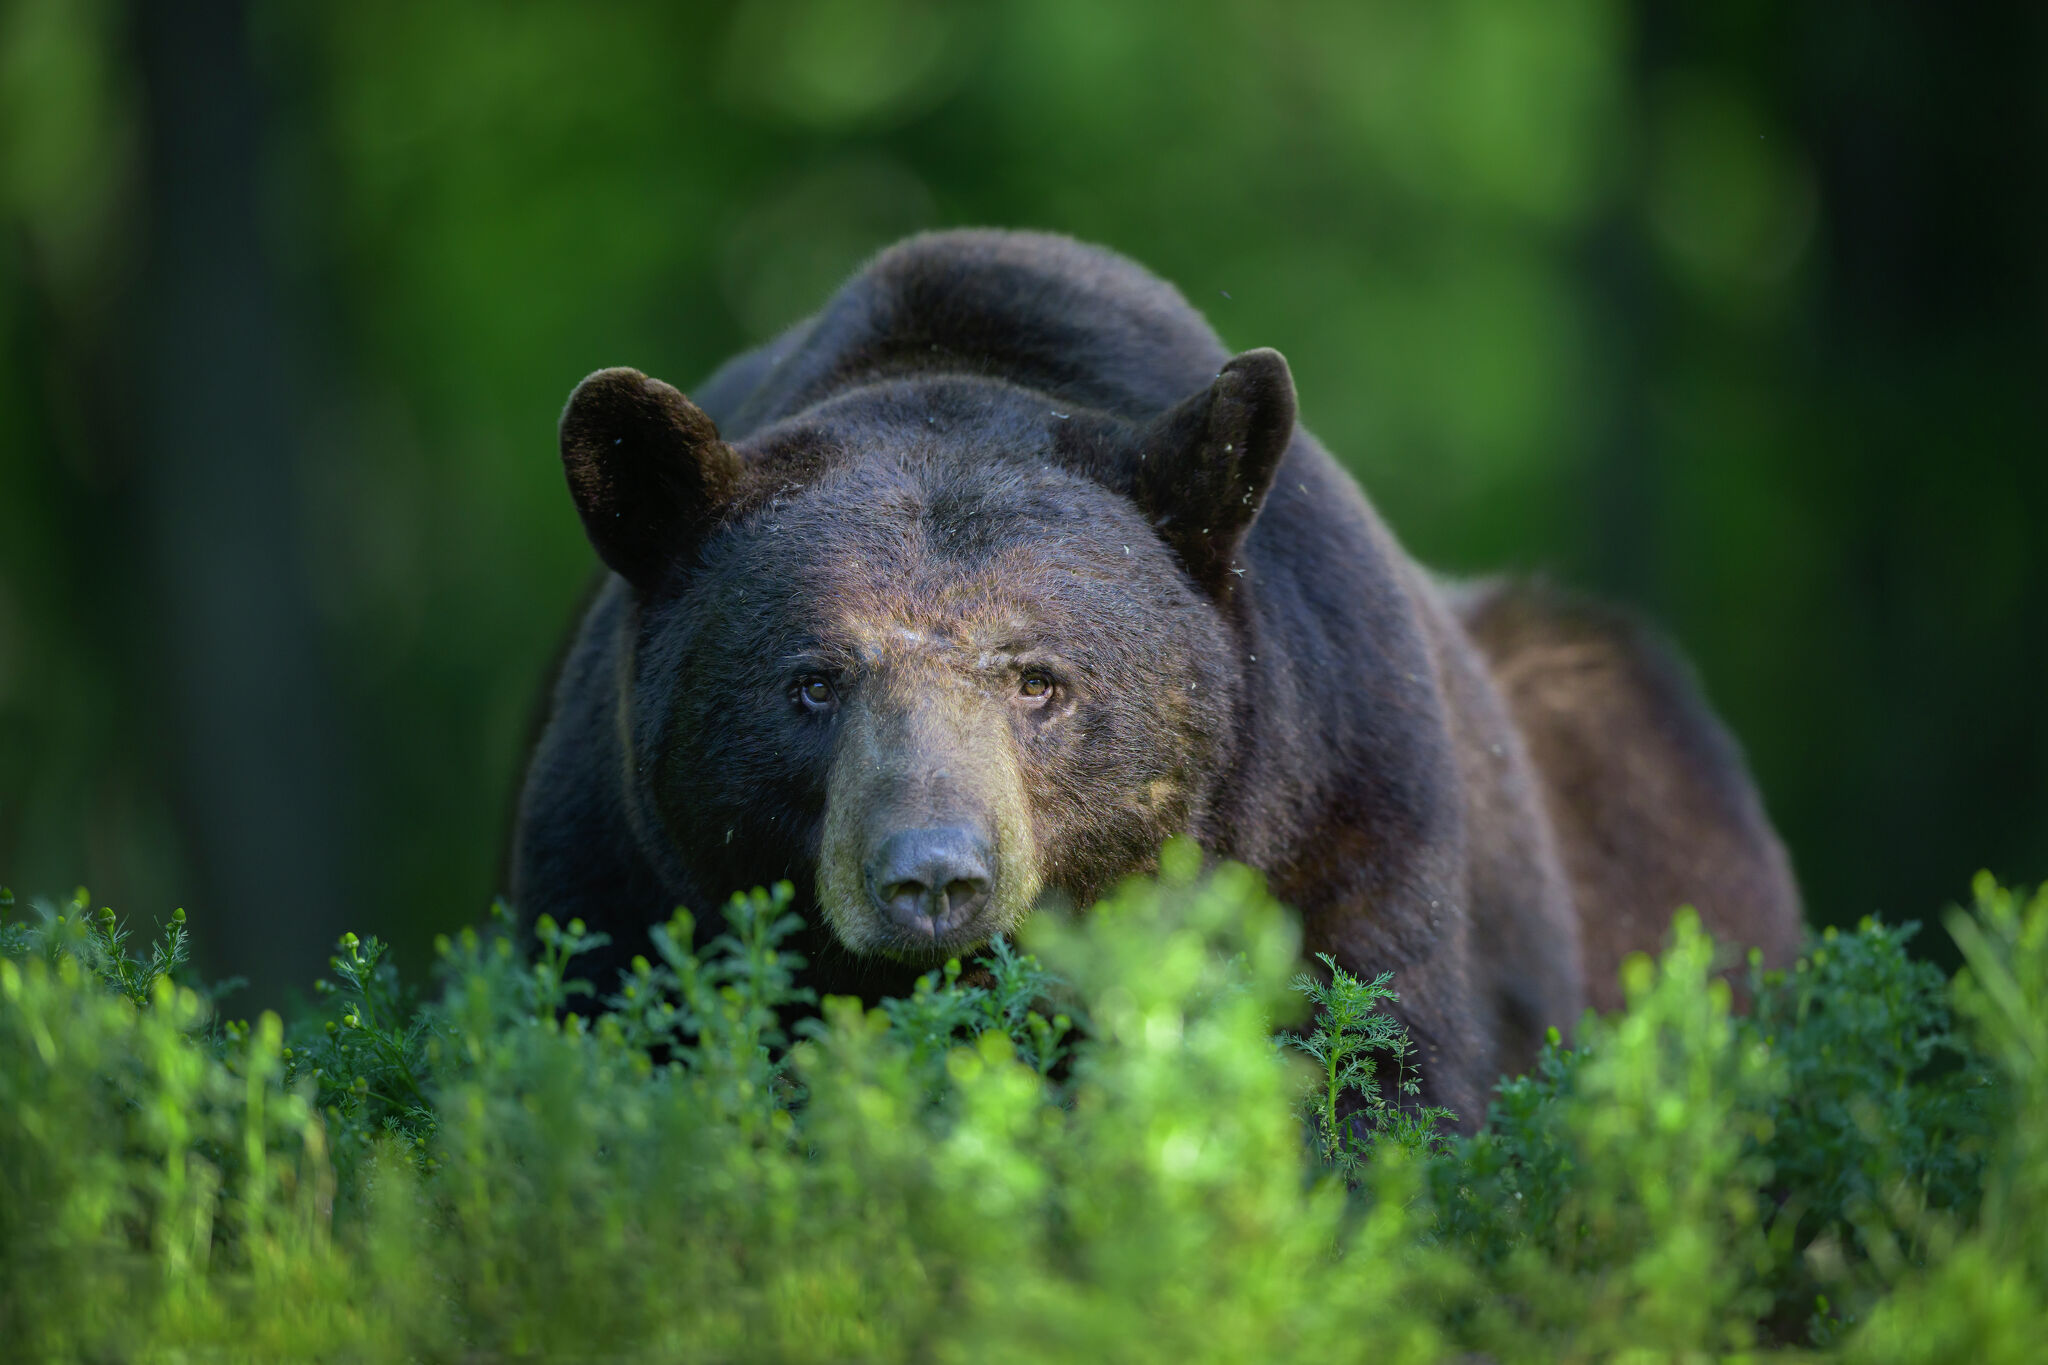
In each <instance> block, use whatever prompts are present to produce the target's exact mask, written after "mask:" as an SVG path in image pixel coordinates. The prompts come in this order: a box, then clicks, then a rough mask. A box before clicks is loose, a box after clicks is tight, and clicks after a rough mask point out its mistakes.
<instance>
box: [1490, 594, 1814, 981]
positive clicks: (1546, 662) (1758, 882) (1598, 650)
mask: <svg viewBox="0 0 2048 1365" xmlns="http://www.w3.org/2000/svg"><path fill="white" fill-rule="evenodd" d="M1457 599H1458V605H1459V615H1460V616H1461V618H1462V619H1463V621H1464V623H1465V627H1466V629H1467V630H1468V631H1470V632H1471V634H1472V637H1473V638H1474V639H1475V640H1476V641H1477V642H1478V643H1479V646H1480V648H1482V649H1483V650H1485V652H1486V655H1487V658H1488V660H1489V661H1490V663H1491V666H1492V670H1493V676H1494V680H1495V682H1496V683H1497V685H1498V686H1499V688H1500V690H1501V693H1502V695H1503V696H1504V697H1505V698H1506V699H1507V704H1508V709H1509V710H1510V711H1511V712H1512V713H1513V715H1514V718H1515V723H1516V724H1517V725H1518V726H1519V727H1520V728H1521V731H1522V735H1523V738H1524V740H1525V741H1526V743H1527V744H1528V747H1529V752H1530V754H1531V755H1532V756H1533V757H1534V759H1535V761H1536V766H1537V770H1538V772H1539V773H1540V774H1541V776H1542V786H1543V798H1544V804H1545V808H1546V809H1547V810H1548V812H1549V815H1550V822H1551V825H1552V827H1553V828H1554V829H1555V830H1556V831H1557V839H1558V845H1559V848H1560V850H1561V851H1562V853H1563V855H1564V865H1565V871H1566V873H1567V874H1568V875H1569V876H1570V878H1571V884H1572V895H1573V897H1574V900H1575V902H1576V904H1577V908H1578V916H1579V925H1580V930H1579V932H1580V942H1581V948H1582V951H1583V953H1584V960H1585V975H1586V990H1587V1002H1588V1003H1589V1004H1590V1005H1592V1006H1593V1007H1594V1008H1595V1009H1600V1010H1609V1009H1614V1008H1616V1007H1618V1006H1619V1005H1620V1004H1621V988H1620V984H1619V981H1620V968H1621V961H1622V959H1623V958H1625V957H1627V956H1628V955H1629V954H1630V953H1633V952H1640V951H1642V950H1643V949H1645V948H1648V947H1650V946H1652V945H1654V944H1656V943H1657V942H1658V941H1659V938H1660V936H1661V935H1662V934H1663V933H1664V931H1665V929H1666V927H1667V926H1668V925H1669V923H1670V918H1671V914H1672V912H1673V911H1674V910H1676V909H1677V908H1678V907H1680V906H1681V905H1690V906H1692V907H1693V908H1694V909H1696V910H1697V911H1698V912H1699V915H1700V921H1701V923H1702V924H1704V925H1705V926H1706V928H1707V929H1708V930H1709V931H1710V932H1711V933H1712V934H1713V935H1714V937H1715V938H1716V939H1718V940H1719V941H1721V942H1722V943H1724V944H1729V945H1735V946H1749V947H1756V948H1761V949H1762V950H1763V953H1764V959H1765V961H1766V962H1768V963H1770V964H1771V965H1773V966H1783V965H1784V964H1786V963H1787V962H1789V961H1790V960H1791V959H1792V957H1793V956H1794V955H1795V954H1796V953H1797V951H1798V947H1799V902H1798V897H1797V894H1796V893H1795V891H1794V890H1793V882H1792V870H1791V864H1790V862H1789V860H1788V859H1787V858H1786V856H1785V850H1784V846H1783V845H1782V844H1780V843H1779V841H1778V837H1777V834H1776V833H1775V832H1774V831H1773V830H1772V829H1771V823H1770V820H1769V819H1768V818H1767V817H1766V816H1765V814H1764V809H1763V803H1762V802H1761V801H1760V800H1758V798H1757V792H1756V787H1755V785H1754V784H1753V783H1751V782H1750V781H1749V779H1748V776H1747V774H1746V773H1745V771H1744V767H1743V762H1742V755H1741V752H1740V751H1739V750H1738V749H1737V747H1736V745H1735V741H1734V740H1733V738H1731V737H1730V736H1729V734H1728V732H1727V731H1726V730H1725V729H1724V728H1722V726H1721V724H1720V722H1719V721H1717V720H1716V719H1715V718H1714V714H1713V712H1712V711H1710V710H1709V709H1708V708H1707V705H1706V703H1705V701H1704V700H1703V699H1702V698H1701V696H1700V692H1699V689H1698V687H1697V685H1696V684H1695V683H1694V682H1693V680H1692V678H1691V676H1690V674H1689V672H1688V670H1687V669H1686V668H1685V666H1684V664H1683V663H1682V662H1681V661H1680V660H1679V659H1678V657H1677V656H1676V655H1675V654H1673V653H1672V651H1671V650H1670V649H1669V648H1668V647H1666V646H1665V645H1664V643H1663V642H1662V641H1660V640H1658V639H1657V638H1656V637H1655V636H1654V635H1653V634H1652V633H1651V632H1650V631H1649V630H1648V629H1646V628H1645V627H1644V626H1643V625H1642V624H1641V623H1639V622H1637V621H1634V620H1632V619H1631V618H1629V617H1628V616H1626V615H1624V614H1623V613H1621V612H1619V611H1616V610H1614V609H1613V608H1609V607H1603V606H1600V605H1597V604H1594V603H1591V602H1586V601H1582V600H1579V599H1575V598H1572V597H1570V596H1567V595H1565V594H1563V593H1560V592H1557V591H1555V590H1553V589H1549V588H1545V587H1543V586H1542V585H1540V584H1533V583H1510V582H1493V583H1485V584H1480V585H1476V586H1474V587H1471V588H1467V589H1464V590H1462V591H1460V592H1459V593H1458V594H1457Z"/></svg>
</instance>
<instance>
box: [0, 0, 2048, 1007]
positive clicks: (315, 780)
mask: <svg viewBox="0 0 2048 1365" xmlns="http://www.w3.org/2000/svg"><path fill="white" fill-rule="evenodd" d="M2044 75H2048V8H2044V7H2041V6H2038V5H2027V4H2018V3H2014V4H2008V5H2003V6H1978V7H1971V9H1970V10H1969V12H1968V13H1964V12H1963V11H1960V10H1955V9H1949V8H1943V7H1934V6H1923V5H1915V4H1911V3H1907V0H1886V2H1885V3H1875V4H1861V3H1857V4H1852V3H1845V2H1844V3H1838V2H1835V0H1819V2H1817V3H1811V4H1803V5H1794V6H1785V5H1770V4H1764V3H1760V2H1758V0H1738V2H1735V3H1720V4H1715V5H1711V6H1706V5H1682V4H1678V3H1673V2H1669V0H1634V2H1633V3H1623V2H1622V0H1552V2H1551V3H1546V4H1542V5H1532V4H1529V3H1527V2H1526V0H1439V2H1438V3H1432V4H1429V5H1414V4H1403V3H1398V0H1352V2H1348V3H1338V2H1337V0H1326V2H1321V3H1288V4H1281V5H1271V4H1252V3H1244V2H1242V0H1189V3H1184V4H1180V5H1174V6H1143V5H1104V4H1096V3H1084V2H1083V0H1030V2H1029V3H1026V2H1025V0H981V2H980V3H960V4H949V3H943V2H942V0H743V2H742V3H737V4H728V3H719V4H710V3H701V4H698V3H693V4H673V3H655V2H653V0H618V2H616V3H607V4H601V5H587V4H586V5H571V4H566V3H540V2H539V0H532V2H529V3H518V4H504V3H484V2H483V0H436V2H435V3H432V4H418V3H397V2H396V0H356V2H355V3H352V4H348V5H327V6H314V5H303V4H286V3H281V2H272V0H132V2H131V3H127V4H121V3H114V2H113V0H0V881H6V882H8V883H10V884H11V885H13V886H15V887H16V888H17V889H18V890H20V891H22V892H24V893H30V894H52V895H62V894H68V892H69V890H70V888H71V887H72V886H73V885H74V884H75V883H78V882H84V883H86V884H87V885H89V886H90V887H91V888H92V891H93V896H94V903H95V904H113V905H118V906H121V907H122V908H123V909H124V911H126V912H128V913H130V914H134V915H138V916H141V917H143V918H144V919H147V918H151V917H154V916H158V915H162V914H166V913H168V911H169V909H170V908H171V907H172V906H173V905H184V906H188V907H190V910H191V913H192V915H193V916H194V918H195V921H196V922H197V923H198V924H200V925H201V926H203V928H204V932H202V933H201V934H199V936H198V941H199V943H200V945H201V947H202V949H203V950H205V951H207V952H208V953H210V954H211V956H210V958H209V959H208V960H207V961H206V962H205V963H204V964H203V968H204V970H205V971H206V973H208V974H210V975H221V974H226V973H241V974H246V975H248V976H249V977H251V978H252V981H253V983H254V985H253V987H252V992H251V998H245V999H243V1000H241V1001H240V1002H239V1003H238V1004H237V1005H236V1008H237V1009H238V1010H243V1009H253V1008H255V1006H256V1005H258V1004H263V1003H271V1002H273V1001H275V1000H277V999H279V998H281V996H282V993H283V991H284V990H285V988H286V985H287V983H293V982H305V981H307V980H309V979H310V978H311V977H312V976H313V975H315V974H316V973H317V972H318V971H319V968H320V964H321V963H322V962H323V961H324V958H325V949H326V948H327V946H328V944H329V943H331V941H332V939H333V937H334V935H336V934H337V933H339V932H340V931H341V930H342V929H343V928H350V929H354V930H356V931H358V932H363V933H368V932H371V931H374V932H376V933H378V934H381V935H383V936H385V937H387V938H389V939H391V940H394V941H395V942H396V943H397V945H398V947H399V951H400V954H401V957H402V958H404V959H405V960H407V961H409V962H410V963H412V964H415V965H417V964H418V963H420V962H422V961H423V960H424V958H425V955H426V944H427V943H428V942H429V940H430V939H431V937H432V935H433V934H434V933H436V932H440V931H444V930H447V929H449V928H451V927H452V926H454V925H457V924H460V923H463V922H466V921H469V920H472V919H474V918H475V917H476V916H477V915H478V914H479V913H480V912H481V910H482V909H483V907H484V906H485V905H486V904H487V903H488V901H489V900H490V898H491V897H492V895H493V894H495V893H496V892H498V891H499V890H501V889H502V876H501V857H502V852H503V850H502V839H503V832H504V828H505V824H506V819H507V816H508V814H509V811H510V807H511V802H512V800H513V796H514V791H515V785H516V781H517V777H518V773H519V769H520V765H521V762H522V760H523V756H524V748H525V744H526V741H527V737H528V735H529V733H530V730H531V727H532V725H533V723H534V718H535V715H536V712H537V708H538V706H539V704H540V701H541V697H542V689H543V685H544V678H545V675H546V671H547V668H548V665H549V662H550V660H551V658H552V656H553V655H554V653H555V651H556V650H557V648H558V647H559V644H560V642H561V640H562V638H563V635H564V632H565V631H566V629H567V626H568V624H569V622H570V620H571V618H572V616H573V614H574V612H575V609H576V606H577V604H578V602H579V600H580V599H581V597H582V595H583V594H584V593H585V591H586V590H587V588H588V585H589V582H590V579H591V575H592V572H593V566H594V563H595V561H594V558H593V556H592V555H591V553H590V551H589V549H588V547H587V545H586V544H585V542H584V539H583V537H582V534H581V530H580V527H579V526H578V524H577V521H576V518H575V514H574V511H573V509H572V507H571V505H570V502H569V499H568V497H567V496H566V493H565V490H564V487H563V484H562V479H561V474H560V470H559V465H558V463H557V460H556V456H555V447H554V425H555V419H556V416H557V414H558V411H559V408H560V405H561V402H562V400H563V398H564V397H565V396H566V395H567V393H568V391H569V389H570V387H571V386H572V385H573V384H574V383H575V382H576V380H577V379H579V378H580V377H581V376H582V375H584V374H585V373H587V372H588V371H590V370H592V369H595V368H597V367H599V366H602V365H611V364H631V365H634V366H637V367H639V368H641V369H644V370H647V371H648V372H650V373H654V374H659V375H662V376H664V377H666V378H669V379H671V380H673V381H675V382H677V383H678V384H680V385H682V386H684V387H685V388H687V387H688V385H690V384H691V383H693V382H695V381H696V380H697V379H699V378H701V377H702V376H703V375H705V374H707V373H708V372H709V371H710V370H711V369H712V367H713V366H714V365H716V364H717V362H718V361H719V360H720V359H722V358H723V357H725V356H726V355H728V354H730V353H731V352H732V351H734V350H736V349H738V348H740V347H743V346H745V345H747V344H749V343H751V342H753V341H756V340H759V339H761V338H763V337H766V336H768V335H770V334H772V333H773V332H775V331H776V330H778V329H779V328H780V327H782V326H783V325H785V324H786V323H788V322H790V321H791V320H793V319H795V318H797V317H799V316H801V315H803V314H804V313H806V312H807V311H809V310H810V309H812V308H813V307H815V306H816V305H817V304H818V303H819V302H820V301H821V300H822V299H823V298H824V297H825V295H826V294H827V293H828V292H829V291H830V290H831V289H832V288H833V286H834V285H835V284H836V283H837V282H838V281H839V280H840V279H841V278H843V277H844V276H845V275H846V274H847V273H848V272H849V271H851V270H852V269H853V268H855V267H856V266H857V265H858V264H859V263H860V262H861V260H862V259H864V258H865V257H866V256H867V255H868V254H869V253H871V252H872V251H874V250H875V249H876V248H878V247H880V246H882V245H885V244H886V243H888V242H890V241H893V240H895V239H896V238H899V237H901V236H903V235H905V234H907V233H910V232H914V231H917V230H919V229H923V228H929V227H939V226H947V225H956V224H999V225H1008V226H1029V227H1040V228H1049V229H1055V230H1058V231H1063V232H1069V233H1072V234H1074V235H1076V236H1079V237H1082V238H1086V239H1089V240H1093V241H1098V242H1102V243H1105V244H1107V245H1110V246H1113V247H1115V248H1117V249H1119V250H1121V251H1124V252H1126V253H1128V254H1130V255H1131V256H1133V257H1135V258H1137V259H1138V260H1139V261H1141V262H1143V263H1145V264H1146V265H1148V266H1150V267H1151V268H1152V269H1153V270H1155V271H1156V272H1158V273H1159V274H1161V275H1163V276H1165V277H1166V278H1168V279H1170V280H1172V281H1174V282H1175V283H1177V284H1178V285H1179V286H1180V287H1181V288H1182V289H1183V291H1184V292H1185V293H1186V294H1187V295H1188V297H1189V299H1190V300H1191V301H1192V302H1193V303H1194V304H1195V305H1196V307H1198V308H1200V309H1201V310H1203V311H1204V312H1205V313H1206V314H1207V315H1208V316H1209V317H1210V319H1211V320H1212V321H1213V322H1214V323H1215V325H1216V327H1217V328H1218V330H1219V331H1220V332H1221V333H1222V335H1223V337H1224V339H1225V340H1226V342H1228V343H1229V344H1230V345H1231V346H1233V347H1235V348H1245V347H1251V346H1275V347H1278V348H1279V349H1280V350H1282V351H1283V352H1285V353H1286V355H1287V356H1288V358H1289V360H1290V362H1291V364H1292V366H1293V368H1294V372H1295V375H1296V378H1297V382H1298V384H1299V388H1300V394H1301V403H1302V411H1303V416H1304V420H1305V421H1306V422H1307V423H1308V424H1309V425H1310V426H1311V427H1312V428H1313V429H1314V430H1315V431H1316V432H1317V434H1318V435H1319V436H1321V437H1322V438H1323V440H1324V441H1325V442H1326V443H1327V444H1328V445H1329V446H1330V447H1331V448H1332V450H1334V451H1335V452H1336V453H1337V454H1338V455H1339V457H1340V458H1341V459H1343V460H1344V461H1345V462H1346V463H1347V464H1348V465H1349V467H1350V468H1351V469H1352V470H1353V471H1354V472H1355V473H1356V474H1357V475H1358V477H1359V479H1360V480H1361V482H1362V483H1363V484H1364V486H1365V487H1366V489H1367V491H1368V492H1369V494H1370V495H1371V496H1372V498H1373V499H1374V500H1375V502H1376V503H1377V504H1378V506H1379V507H1380V508H1381V509H1382V511H1383V512H1384V513H1385V514H1386V515H1387V517H1388V518H1389V520H1390V521H1391V522H1392V524H1393V525H1394V527H1395V528H1396V530H1397V532H1398V533H1399V534H1400V535H1401V536H1402V538H1403V539H1404V541H1405V542H1406V544H1407V545H1408V546H1409V548H1410V549H1411V550H1412V551H1413V552H1414V553H1415V554H1416V556H1417V557H1418V558H1420V559H1421V560H1423V561H1424V562H1425V563H1428V564H1430V565H1432V566H1434V567H1436V568H1439V569H1442V570H1445V571H1449V572H1453V573H1459V574H1473V573H1482V572H1490V571H1494V570H1501V569H1519V570H1539V571H1544V572H1547V573H1549V574H1550V575H1552V576H1553V577H1554V578H1555V579H1557V580H1558V581H1561V582H1563V583H1565V584H1568V585H1571V586H1574V587H1577V588H1583V589H1586V590H1590V591H1593V592H1597V593H1600V594H1603V595H1605V596H1608V597H1610V598H1613V599H1616V600H1619V601H1622V602H1626V603H1629V604H1631V605H1633V606H1636V607H1638V608H1640V609H1642V610H1643V611H1645V612H1647V613H1649V614H1650V615H1652V616H1653V617H1654V618H1655V619H1656V620H1657V621H1659V622H1660V623H1661V624H1662V625H1663V626H1664V627H1665V628H1666V629H1667V630H1668V632H1669V633H1670V634H1671V635H1672V636H1673V637H1674V638H1675V639H1676V640H1677V641H1678V642H1679V643H1680V644H1681V645H1682V647H1683V648H1684V649H1685V650H1686V651H1687V652H1688V653H1689V655H1690V656H1691V658H1692V659H1693V660H1694V661H1695V663H1696V665H1697V667H1698V669H1699V671H1700V673H1701V675H1702V677H1703V679H1704V681H1705V684H1706V687H1707V690H1708V692H1709V694H1710V695H1711V697H1712V698H1713V700H1714V702H1715V703H1716V705H1717V706H1718V707H1719V708H1720V710H1721V711H1722V713H1723V714H1724V715H1725V716H1726V717H1727V719H1728V720H1729V721H1730V723H1731V724H1732V726H1733V727H1734V729H1735V730H1736V732H1737V733H1738V735H1739V736H1740V737H1741V738H1742V740H1743V742H1744V743H1745V745H1746V747H1747V749H1748V752H1749V754H1750V757H1751V760H1752V762H1753V764H1754V766H1755V768H1756V771H1757V774H1758V777H1759V779H1760V781H1761V783H1762V786H1763V789H1764V791H1765V794H1766V798H1767V800H1768V803H1769V805H1770V808H1771V811H1772V813H1773V815H1774V817H1775V818H1776V820H1777V822H1778V824H1779V826H1780V828H1781V829H1782V830H1783V832H1784V834H1785V836H1786V839H1787V841H1788V843H1789V844H1790V846H1791V849H1792V853H1793V857H1794V860H1795V862H1796V864H1797V867H1798V871H1799V874H1800V877H1801V881H1802V883H1803V886H1804V888H1805V891H1806V895H1807V898H1808V903H1809V909H1810V917H1811V918H1812V919H1813V920H1814V921H1815V922H1816V923H1817V924H1826V923H1853V922H1855V921H1856V919H1857V918H1858V917H1860V916H1862V915H1864V914H1868V913H1880V914H1885V915H1888V916H1891V917H1895V918H1906V917H1918V916H1923V915H1924V914H1925V913H1926V912H1927V910H1928V908H1929V907H1931V906H1935V905H1939V904H1942V903H1944V902H1947V901H1951V900H1955V899H1958V898H1960V897H1961V896H1962V895H1963V894H1964V891H1965V888H1966V885H1967V879H1968V876H1969V874H1970V873H1971V872H1972V871H1973V870H1974V869H1976V868H1978V867H1988V868H1990V869H1991V870H1992V871H1993V872H1994V873H1996V874H1997V875H1999V876H2000V877H2003V878H2005V879H2007V880H2011V881H2030V880H2036V879H2039V878H2041V877H2042V876H2043V875H2044V874H2048V706H2044V705H2043V699H2044V696H2048V629H2044V627H2048V80H2044V79H2043V77H2044ZM1939 938H1940V936H1939V935H1928V936H1923V940H1922V941H1923V943H1925V944H1932V943H1933V941H1934V940H1937V939H1939ZM1937 951H1938V948H1937Z"/></svg>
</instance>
